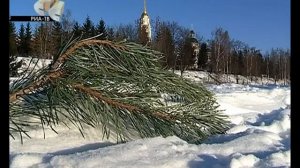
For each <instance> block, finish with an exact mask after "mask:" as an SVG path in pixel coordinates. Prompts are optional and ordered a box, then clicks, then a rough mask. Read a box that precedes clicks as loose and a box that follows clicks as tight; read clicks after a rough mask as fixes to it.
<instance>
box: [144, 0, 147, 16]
mask: <svg viewBox="0 0 300 168" xmlns="http://www.w3.org/2000/svg"><path fill="white" fill-rule="evenodd" d="M144 13H147V9H146V0H144Z"/></svg>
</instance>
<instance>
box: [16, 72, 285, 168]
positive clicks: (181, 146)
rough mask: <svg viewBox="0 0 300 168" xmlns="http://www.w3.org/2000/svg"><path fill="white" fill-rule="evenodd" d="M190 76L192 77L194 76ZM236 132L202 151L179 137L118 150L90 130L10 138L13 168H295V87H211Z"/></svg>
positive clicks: (136, 142) (38, 130) (38, 131)
mask: <svg viewBox="0 0 300 168" xmlns="http://www.w3.org/2000/svg"><path fill="white" fill-rule="evenodd" d="M190 76H191V73H190ZM193 80H196V81H197V80H198V79H195V78H194V79H193ZM207 88H208V89H209V90H211V91H212V92H214V93H215V96H216V98H217V101H218V103H219V104H220V107H219V108H220V109H223V110H224V113H226V114H227V115H229V119H230V121H231V128H230V129H229V130H228V131H227V134H224V135H216V136H213V137H210V138H209V139H207V140H206V141H205V142H204V143H202V144H200V145H194V144H188V143H187V142H185V141H183V140H181V139H179V138H178V137H175V136H171V137H166V138H163V137H154V138H147V139H137V140H134V141H131V142H127V143H124V144H116V143H115V140H114V139H109V140H102V135H101V132H98V131H97V130H96V129H93V128H89V127H87V128H86V129H85V132H86V133H88V134H86V137H85V138H83V137H82V136H81V134H80V133H79V131H78V130H76V129H75V128H71V129H68V128H66V127H63V126H59V127H57V129H56V130H57V131H58V134H56V133H54V132H52V131H50V130H46V139H44V137H43V132H42V129H41V128H36V129H33V130H31V131H30V132H29V135H30V136H31V137H32V138H31V139H28V138H25V139H24V144H23V145H22V144H20V139H16V140H13V139H12V138H10V167H11V168H26V167H32V168H52V167H58V168H73V167H74V168H152V167H154V168H198V167H204V168H223V167H225V168H226V167H232V168H245V167H258V168H265V167H266V168H268V167H290V87H279V86H275V85H247V86H243V85H238V84H230V83H228V84H222V85H213V84H210V85H207Z"/></svg>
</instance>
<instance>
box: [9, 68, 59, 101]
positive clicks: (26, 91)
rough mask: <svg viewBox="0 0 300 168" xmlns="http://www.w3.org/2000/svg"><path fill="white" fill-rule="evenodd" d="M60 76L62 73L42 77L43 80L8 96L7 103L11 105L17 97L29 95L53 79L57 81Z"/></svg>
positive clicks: (56, 72)
mask: <svg viewBox="0 0 300 168" xmlns="http://www.w3.org/2000/svg"><path fill="white" fill-rule="evenodd" d="M62 75H63V71H55V72H50V73H49V74H48V75H47V76H44V77H43V78H41V79H39V80H37V81H35V82H33V83H31V84H30V85H29V86H27V87H25V88H23V89H21V90H19V91H16V92H14V93H11V94H9V102H10V103H11V102H14V101H16V100H17V98H18V97H20V96H23V95H26V94H29V93H30V92H31V91H34V90H37V89H38V88H40V87H41V86H42V85H44V84H46V83H48V82H50V81H51V80H53V79H57V78H59V77H61V76H62Z"/></svg>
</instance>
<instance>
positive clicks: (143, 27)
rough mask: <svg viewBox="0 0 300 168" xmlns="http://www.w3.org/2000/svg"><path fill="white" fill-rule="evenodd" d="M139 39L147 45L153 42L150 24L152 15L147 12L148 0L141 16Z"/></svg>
mask: <svg viewBox="0 0 300 168" xmlns="http://www.w3.org/2000/svg"><path fill="white" fill-rule="evenodd" d="M139 41H140V43H142V44H143V45H147V44H149V43H150V42H151V25H150V17H149V15H148V14H147V5H146V0H144V11H143V13H142V15H141V18H140V24H139Z"/></svg>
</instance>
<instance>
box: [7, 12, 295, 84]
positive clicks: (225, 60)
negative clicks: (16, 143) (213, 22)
mask: <svg viewBox="0 0 300 168" xmlns="http://www.w3.org/2000/svg"><path fill="white" fill-rule="evenodd" d="M151 26H152V32H153V33H152V34H153V35H152V36H153V37H152V41H151V43H150V44H148V46H149V47H150V48H152V49H155V50H158V51H160V52H161V53H163V59H162V64H163V66H165V67H166V68H167V69H172V70H181V72H183V71H185V70H188V69H192V70H204V71H208V72H212V73H215V74H228V75H229V74H233V75H236V77H238V75H243V76H245V77H248V78H249V79H250V80H254V79H256V78H260V77H267V78H273V79H274V80H275V82H276V81H278V80H284V83H289V80H290V58H291V56H290V50H289V49H284V48H271V49H270V50H269V51H267V52H265V53H262V52H261V51H260V50H259V49H258V48H256V47H253V46H249V45H248V44H246V43H245V42H242V41H240V40H237V39H233V38H231V37H230V34H229V32H228V31H227V30H224V29H223V28H221V27H217V28H216V29H215V30H212V37H211V38H210V39H204V38H203V37H201V36H199V34H196V36H195V38H191V36H190V33H191V30H190V29H188V28H186V27H184V26H181V25H179V24H178V23H176V22H170V21H163V20H161V19H160V18H156V19H155V20H152V21H151ZM194 31H195V30H194ZM138 32H139V23H138V20H136V21H134V23H129V24H120V25H117V26H110V25H106V23H105V21H104V20H103V19H100V20H99V21H98V22H97V23H94V22H93V21H92V20H91V19H90V17H88V16H87V18H86V19H85V21H84V22H83V23H82V24H80V23H78V22H76V21H74V20H72V19H71V14H70V13H69V12H67V14H66V15H64V17H63V18H62V21H61V22H42V23H39V24H37V25H35V26H34V27H33V26H32V25H31V24H30V23H26V24H21V26H20V27H19V29H16V26H15V24H14V23H13V22H10V24H9V54H10V55H9V57H10V76H15V75H16V74H17V73H16V69H17V68H18V67H19V66H20V64H18V63H17V62H15V58H16V57H18V56H21V57H36V58H45V59H53V58H55V57H56V56H57V54H58V52H59V51H60V50H61V48H62V46H63V45H64V44H65V43H67V42H68V41H69V40H70V38H71V37H72V36H73V37H80V36H81V37H82V38H89V37H93V36H96V35H99V34H100V36H98V37H97V39H101V40H106V39H107V40H112V41H121V40H127V41H132V42H136V43H139V41H140V40H139V39H138ZM195 41H196V42H198V43H199V47H200V50H199V52H198V53H197V55H195V54H194V53H193V51H192V50H193V48H192V47H191V45H190V43H191V42H195ZM196 60H198V61H197V64H198V66H197V68H194V67H195V66H194V64H195V61H196ZM238 82H239V81H238V78H237V83H238Z"/></svg>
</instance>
